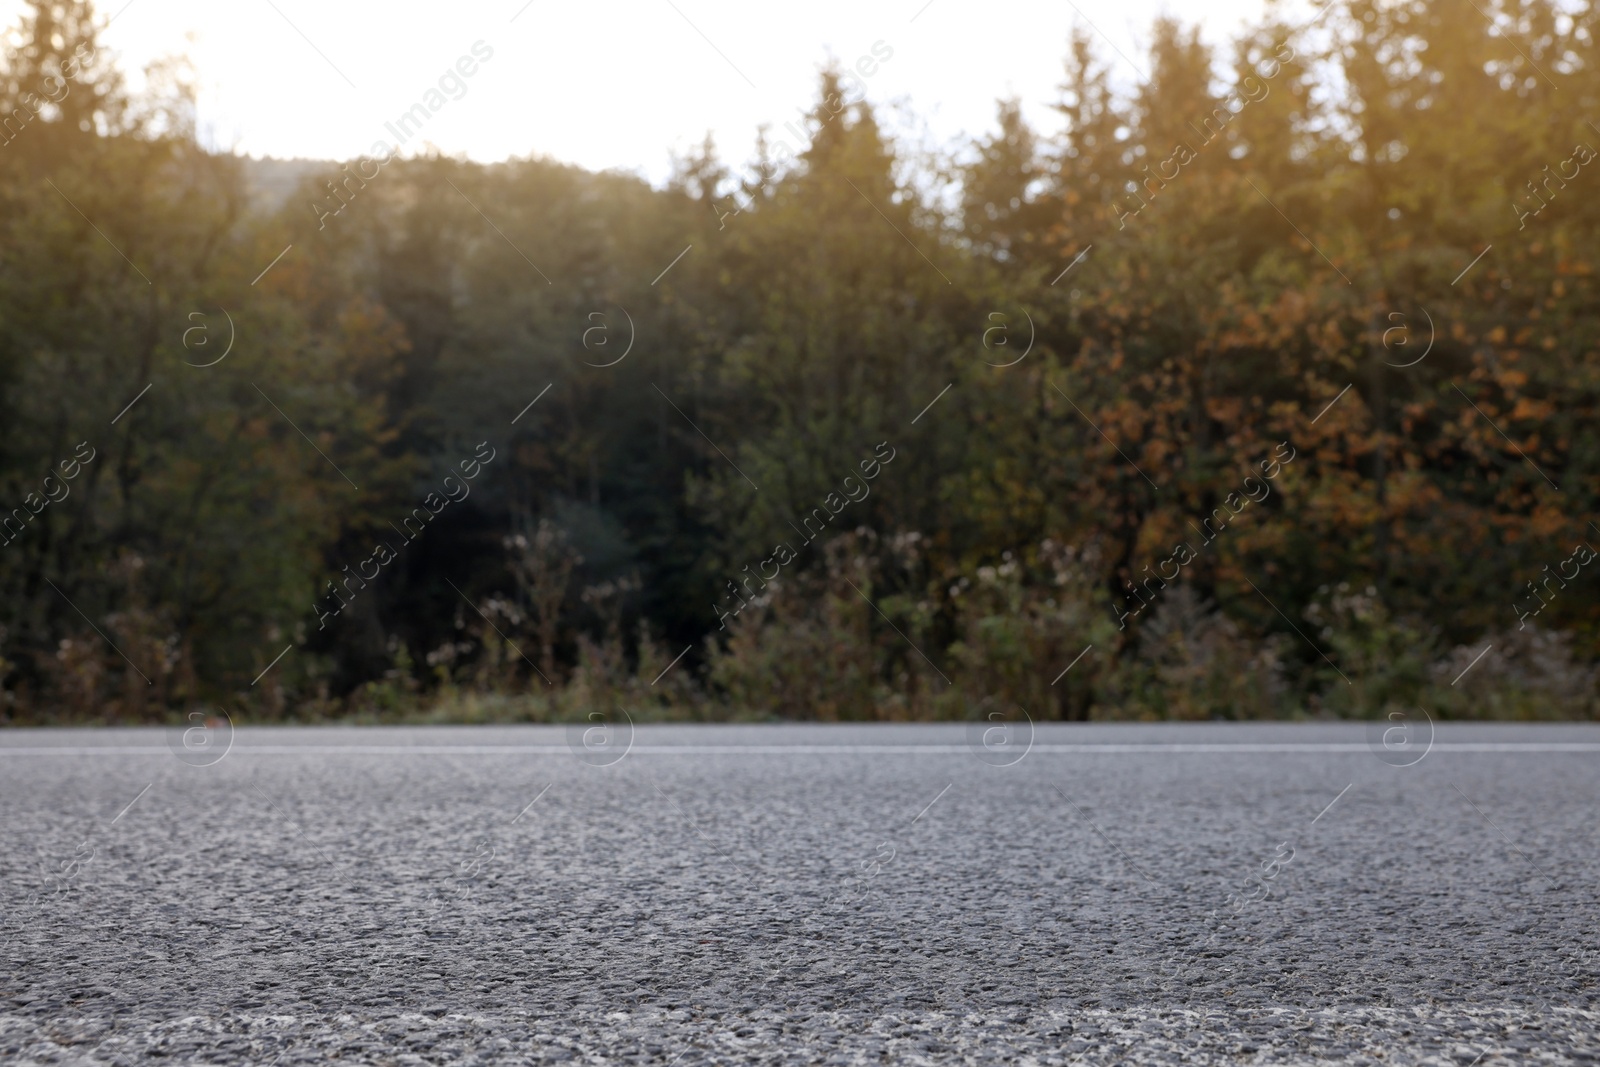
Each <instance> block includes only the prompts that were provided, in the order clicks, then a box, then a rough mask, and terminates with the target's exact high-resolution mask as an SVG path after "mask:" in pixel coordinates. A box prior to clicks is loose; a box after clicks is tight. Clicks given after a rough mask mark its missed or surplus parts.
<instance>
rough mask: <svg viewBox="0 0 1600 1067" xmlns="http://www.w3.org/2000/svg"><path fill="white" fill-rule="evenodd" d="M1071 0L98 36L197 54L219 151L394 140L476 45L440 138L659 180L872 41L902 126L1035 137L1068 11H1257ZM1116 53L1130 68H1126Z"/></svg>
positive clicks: (202, 3)
mask: <svg viewBox="0 0 1600 1067" xmlns="http://www.w3.org/2000/svg"><path fill="white" fill-rule="evenodd" d="M1074 2H1075V3H1076V10H1075V9H1074ZM1074 2H1067V0H1056V2H1050V3H1045V2H1038V0H932V2H931V3H927V4H926V6H924V4H925V0H806V2H795V0H790V2H787V3H783V4H781V5H780V4H761V5H757V4H753V3H751V2H750V0H744V2H743V3H739V2H734V0H576V2H574V0H531V2H529V0H457V2H447V3H441V2H439V0H433V2H431V3H430V2H424V0H132V2H131V3H128V2H127V0H101V3H100V10H101V13H102V15H103V16H105V17H111V16H115V18H114V20H113V22H112V25H111V26H110V28H109V29H108V30H107V32H106V34H105V36H104V41H105V43H106V44H107V45H109V46H110V47H111V48H112V49H113V50H114V51H115V52H116V53H118V54H119V55H120V61H121V65H122V66H123V68H124V69H125V70H126V71H128V72H130V74H134V73H136V72H137V71H139V70H140V69H142V67H143V66H144V64H145V63H147V62H149V61H150V60H152V59H155V58H157V57H160V56H164V55H187V56H188V57H189V59H190V60H191V62H192V63H193V64H194V67H195V68H196V72H197V75H198V82H199V85H200V89H201V100H200V121H201V131H202V136H203V137H204V138H205V139H206V140H207V142H208V143H210V144H211V145H212V146H213V147H217V148H222V149H232V150H234V151H237V152H240V153H248V154H251V155H273V156H279V157H292V156H306V157H318V158H340V159H343V158H348V157H351V156H354V155H358V154H361V153H364V152H366V151H367V150H368V149H369V148H370V147H371V145H372V143H373V141H374V140H375V139H377V138H380V137H382V138H385V139H388V140H391V142H392V138H391V137H390V136H389V135H388V134H387V133H385V132H384V129H383V125H384V123H385V122H387V121H392V120H394V119H395V118H397V117H398V116H399V115H400V114H401V113H403V112H404V111H405V110H406V109H407V108H409V107H410V106H411V105H412V104H414V103H417V102H419V101H420V100H421V99H422V97H423V95H424V94H425V93H426V92H427V91H428V90H429V89H431V88H433V87H434V86H435V85H436V83H437V81H438V79H439V77H440V75H441V74H443V73H444V72H445V70H446V68H448V67H450V66H451V65H453V64H454V63H455V61H456V59H457V58H458V57H460V56H463V55H466V54H468V52H469V50H470V46H471V45H472V44H473V42H475V41H478V40H480V39H481V40H482V41H484V42H485V43H486V44H487V45H488V46H489V47H490V48H492V49H493V50H494V57H493V59H491V60H489V61H488V62H487V63H485V64H483V66H482V68H481V69H480V70H479V71H478V72H477V73H476V74H475V75H474V76H473V77H472V78H470V79H467V94H466V95H465V96H464V97H462V98H461V99H460V100H456V101H453V102H451V103H449V104H448V105H447V106H445V107H444V108H442V109H441V110H440V111H439V113H438V114H437V115H435V116H434V117H433V118H432V120H431V121H430V122H429V123H428V125H427V130H426V133H425V134H424V136H426V137H427V139H428V140H430V141H432V142H433V143H434V144H436V145H438V146H439V147H440V148H441V149H443V150H444V151H445V152H448V153H451V154H456V153H464V154H466V155H467V156H469V157H471V158H473V159H477V160H482V161H492V160H500V159H505V158H508V157H512V156H527V155H546V156H551V157H553V158H556V159H559V160H563V161H566V162H571V163H577V164H579V165H582V166H584V167H588V168H591V169H596V170H599V169H607V168H619V169H623V170H629V171H633V172H636V173H639V174H642V175H644V176H645V177H647V178H649V179H650V180H652V181H656V182H659V181H660V180H661V179H662V178H663V177H664V176H665V175H666V173H667V172H668V170H669V154H670V153H671V152H673V151H677V152H680V153H681V152H684V151H685V150H687V149H688V148H689V147H690V146H692V145H695V144H697V143H698V142H699V141H700V139H701V138H702V137H703V136H704V135H705V133H706V132H707V131H708V130H709V131H711V132H713V133H714V135H715V137H716V141H717V147H718V150H719V154H720V155H721V156H722V158H723V159H724V160H726V161H729V162H731V163H732V164H734V165H735V166H736V167H737V166H740V165H742V164H743V163H745V162H747V161H748V160H749V158H750V156H751V154H752V151H751V146H752V144H753V142H754V137H755V129H756V127H757V126H758V125H759V124H761V123H768V124H770V125H771V126H772V127H773V128H774V130H775V131H776V132H777V133H778V134H780V135H782V134H783V131H782V124H783V123H784V122H785V121H788V120H794V119H796V118H797V109H804V108H809V107H810V106H811V104H812V103H813V99H814V95H815V92H816V72H817V69H818V67H819V66H820V65H821V64H822V63H823V62H824V61H825V60H826V59H827V58H828V57H829V56H830V55H831V56H834V57H837V58H838V59H840V60H841V61H842V62H843V63H844V64H846V65H852V64H854V62H855V60H856V58H857V57H859V56H862V55H866V54H868V53H869V52H870V50H871V48H872V46H873V44H874V42H877V41H882V42H883V43H884V45H887V46H888V47H890V48H892V49H893V50H894V55H893V58H892V59H890V60H888V61H887V62H885V63H882V64H880V66H879V69H878V71H877V73H876V74H875V75H873V76H872V77H871V78H869V79H867V83H866V84H867V99H869V100H870V101H872V102H873V103H874V104H878V105H896V104H899V105H902V110H901V111H900V112H896V113H894V114H889V113H886V114H885V115H884V120H885V124H886V125H887V126H889V128H891V129H892V130H896V131H900V132H906V133H908V134H909V135H910V136H911V137H912V138H913V139H916V140H919V141H924V142H932V143H934V144H940V145H947V144H949V143H951V142H952V141H954V140H956V139H957V138H959V137H961V136H962V135H963V134H977V133H981V132H983V131H987V130H989V129H991V128H992V127H993V125H994V102H995V100H996V99H997V98H998V97H1001V96H1005V95H1011V94H1016V95H1019V96H1020V97H1021V98H1022V100H1023V105H1024V111H1025V113H1026V114H1027V115H1028V117H1029V118H1030V120H1031V121H1032V122H1033V123H1034V125H1035V126H1036V127H1039V128H1043V129H1055V128H1057V125H1058V124H1057V123H1056V122H1055V117H1054V115H1053V113H1052V112H1051V111H1050V110H1049V104H1050V103H1052V102H1053V101H1054V100H1055V99H1056V98H1057V96H1058V93H1057V86H1058V85H1059V84H1060V81H1061V78H1062V59H1063V57H1064V55H1065V52H1066V39H1067V34H1068V32H1069V30H1070V28H1071V26H1072V25H1073V23H1074V21H1075V20H1076V21H1078V22H1079V23H1080V24H1084V22H1085V20H1087V22H1088V23H1092V25H1093V27H1096V28H1098V30H1099V31H1102V32H1103V33H1104V34H1106V35H1108V36H1109V37H1110V38H1111V39H1112V40H1113V41H1114V42H1115V43H1116V46H1117V47H1118V48H1120V49H1121V50H1122V51H1123V52H1125V53H1127V55H1128V56H1129V57H1130V58H1131V59H1132V60H1133V61H1134V62H1136V63H1138V64H1139V65H1140V66H1141V67H1143V66H1145V65H1146V57H1145V55H1144V49H1143V47H1142V44H1143V42H1145V41H1147V39H1148V29H1149V26H1150V23H1151V20H1152V19H1153V18H1154V17H1155V15H1156V14H1158V13H1159V12H1161V11H1166V12H1168V13H1170V14H1173V15H1175V16H1177V17H1179V18H1180V19H1182V20H1183V21H1185V22H1200V23H1201V24H1202V25H1203V26H1204V27H1205V32H1206V36H1207V38H1208V39H1209V40H1211V41H1212V42H1213V43H1216V42H1217V41H1218V40H1220V39H1224V38H1226V36H1227V35H1229V34H1231V32H1232V31H1233V30H1234V28H1235V27H1237V26H1238V25H1239V24H1240V22H1241V21H1242V20H1244V19H1246V18H1250V19H1253V18H1255V17H1256V16H1257V15H1258V14H1259V12H1260V11H1261V7H1262V2H1261V0H1168V2H1162V0H1074ZM1296 6H1300V5H1298V4H1297V5H1296ZM23 8H24V4H23V2H22V0H0V19H3V21H4V23H5V25H7V26H13V25H15V24H16V21H17V18H18V15H19V14H20V13H21V11H22V10H23ZM1080 12H1081V13H1080ZM291 24H292V25H291ZM702 35H703V36H702ZM1102 43H1103V42H1102ZM319 51H320V52H321V53H323V55H319V54H318V52H319ZM719 52H720V53H721V54H720V55H719ZM1106 54H1107V55H1108V56H1112V57H1113V59H1114V62H1115V65H1116V66H1117V67H1118V68H1120V69H1119V71H1118V74H1119V76H1120V77H1124V78H1126V77H1130V76H1131V72H1130V71H1129V69H1128V67H1127V66H1126V64H1124V63H1123V62H1122V61H1121V60H1116V59H1115V58H1114V54H1113V53H1111V52H1109V51H1107V52H1106ZM324 56H326V58H324ZM335 68H337V69H335ZM735 68H737V70H736V69H735ZM341 72H342V74H341ZM741 72H742V73H741ZM346 79H348V81H347V80H346ZM747 79H748V80H747ZM351 83H353V85H354V87H352V84H351ZM752 83H753V85H752ZM897 115H898V116H900V117H897ZM913 122H914V123H915V124H917V125H916V126H911V125H908V124H909V123H913ZM797 124H798V123H797ZM789 139H790V141H791V144H792V145H793V146H794V147H795V148H799V147H801V145H800V144H799V143H798V138H795V137H793V136H792V135H791V136H790V138H789ZM415 144H416V141H415V140H413V141H412V143H411V145H408V146H407V150H408V151H409V149H410V148H412V147H414V146H415Z"/></svg>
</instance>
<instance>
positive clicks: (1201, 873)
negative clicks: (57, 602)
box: [0, 722, 1600, 1067]
mask: <svg viewBox="0 0 1600 1067" xmlns="http://www.w3.org/2000/svg"><path fill="white" fill-rule="evenodd" d="M1412 726H1414V728H1415V731H1416V732H1415V733H1414V734H1411V735H1407V736H1405V737H1398V738H1396V737H1386V736H1384V735H1383V734H1381V733H1379V732H1377V731H1375V730H1374V729H1372V728H1369V727H1367V726H1365V725H1364V724H1327V725H1322V724H1318V725H1287V724H1271V725H1246V724H1221V723H1216V724H1194V725H1078V726H1065V725H1062V726H1043V725H1041V726H1039V727H1038V728H1036V729H1033V730H1031V731H1030V730H1028V729H1027V728H1026V727H1025V725H1017V726H1016V727H1014V728H1007V730H1009V732H1007V731H1006V730H1002V731H1000V732H999V733H996V732H995V731H994V729H992V728H991V729H989V732H988V733H985V732H984V730H983V729H980V728H968V727H966V726H963V725H859V726H843V725H793V726H698V727H694V726H639V727H637V728H636V729H630V728H629V727H628V726H627V724H625V723H620V722H619V723H618V724H616V726H615V727H609V726H604V725H601V726H593V725H592V726H590V727H588V728H587V733H586V732H585V728H583V727H579V728H574V729H565V728H562V727H537V726H529V727H484V728H473V727H459V728H456V727H450V728H415V729H413V728H405V729H376V728H374V729H346V728H305V729H289V728H282V729H271V728H252V729H240V730H238V731H237V732H234V731H232V730H231V729H229V728H228V727H227V726H226V725H225V724H217V725H215V726H214V727H213V728H210V729H207V728H204V727H201V726H195V727H194V728H193V729H192V731H191V732H190V733H188V734H184V733H182V732H181V731H162V730H114V731H87V730H71V731H69V730H50V731H11V732H8V733H3V734H0V813H3V815H0V835H3V839H0V845H3V852H0V856H3V860H0V864H3V866H0V871H3V877H0V894H3V897H0V899H3V903H4V906H5V926H4V930H3V932H0V946H3V947H0V1061H4V1062H6V1063H51V1064H76V1063H82V1064H113V1063H130V1064H131V1063H144V1062H152V1061H154V1060H156V1059H157V1058H158V1057H159V1060H160V1062H163V1063H174V1064H177V1063H205V1064H251V1065H270V1064H280V1065H285V1067H287V1065H291V1064H302V1063H324V1062H327V1061H329V1060H330V1059H337V1060H339V1061H341V1062H347V1063H348V1062H361V1063H397V1064H431V1063H446V1062H463V1063H490V1062H533V1063H542V1062H559V1063H570V1064H577V1063H596V1064H599V1063H628V1064H646V1063H648V1064H678V1065H682V1067H689V1065H693V1064H711V1063H772V1064H779V1063H783V1064H790V1063H792V1064H801V1063H807V1064H809V1063H838V1064H867V1063H871V1064H880V1063H896V1064H899V1063H910V1064H916V1063H930V1064H932V1063H941V1064H942V1063H991V1062H992V1063H1002V1062H1006V1063H1041V1064H1063V1065H1066V1064H1101V1063H1107V1064H1109V1063H1124V1062H1131V1063H1140V1064H1143V1063H1174V1064H1175V1063H1198V1064H1204V1063H1228V1064H1238V1063H1281V1062H1334V1063H1372V1064H1379V1063H1382V1064H1393V1063H1436V1064H1455V1065H1459V1067H1467V1065H1469V1064H1475V1065H1483V1067H1488V1065H1493V1064H1512V1063H1518V1064H1523V1063H1533V1062H1541V1063H1594V1062H1596V1059H1597V1058H1600V999H1597V998H1600V910H1597V907H1596V894H1597V887H1600V847H1597V833H1600V828H1597V820H1596V811H1597V810H1600V804H1597V799H1600V798H1597V792H1600V774H1597V769H1600V727H1593V726H1582V725H1529V726H1495V725H1456V724H1441V725H1439V726H1438V727H1437V728H1436V729H1433V730H1431V731H1430V730H1428V729H1427V728H1426V726H1425V725H1424V724H1412ZM1408 728H1410V727H1408ZM1386 741H1387V742H1389V743H1388V744H1385V742H1386Z"/></svg>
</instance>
